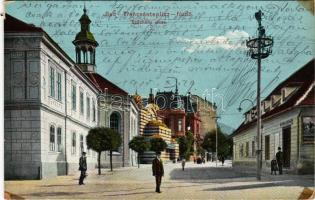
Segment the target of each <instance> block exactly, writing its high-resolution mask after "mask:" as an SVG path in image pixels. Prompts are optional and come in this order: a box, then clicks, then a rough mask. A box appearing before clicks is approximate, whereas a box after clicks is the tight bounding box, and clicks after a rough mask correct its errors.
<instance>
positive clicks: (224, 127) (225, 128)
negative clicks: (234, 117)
mask: <svg viewBox="0 0 315 200" xmlns="http://www.w3.org/2000/svg"><path fill="white" fill-rule="evenodd" d="M218 124H219V127H220V129H221V131H222V132H223V133H225V134H228V135H230V134H232V133H233V131H234V130H235V129H234V128H232V127H231V126H228V125H226V124H224V123H220V122H218Z"/></svg>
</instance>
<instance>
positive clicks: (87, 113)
mask: <svg viewBox="0 0 315 200" xmlns="http://www.w3.org/2000/svg"><path fill="white" fill-rule="evenodd" d="M90 115H91V112H90V97H86V118H87V119H90Z"/></svg>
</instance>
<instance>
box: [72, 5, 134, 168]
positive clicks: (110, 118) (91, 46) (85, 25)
mask: <svg viewBox="0 0 315 200" xmlns="http://www.w3.org/2000/svg"><path fill="white" fill-rule="evenodd" d="M79 22H80V25H81V27H80V31H79V32H78V33H77V35H76V37H75V39H74V40H73V42H72V43H73V44H74V46H75V55H76V56H75V57H76V64H77V65H78V66H79V67H80V68H81V70H82V71H83V72H84V74H85V75H87V76H88V77H89V78H90V80H91V81H92V82H93V83H94V85H96V87H97V88H98V90H99V91H101V92H100V93H99V95H98V104H99V105H100V106H99V126H104V127H110V128H112V129H114V130H116V131H117V132H118V133H120V134H121V138H122V145H121V147H120V148H119V149H118V150H117V151H115V152H114V153H113V166H115V167H124V166H133V165H136V153H135V152H134V151H132V150H130V149H129V142H130V140H131V139H132V138H133V137H134V136H136V135H138V134H139V129H138V127H139V121H138V116H139V108H138V107H137V105H136V103H135V102H134V99H133V98H132V97H131V96H130V95H129V94H128V93H127V92H126V91H124V90H123V89H121V88H120V87H118V86H117V85H115V84H114V83H112V82H110V81H109V80H107V79H106V78H105V77H104V76H102V75H100V74H98V73H97V72H96V59H95V55H96V48H97V46H98V43H97V41H96V39H95V38H94V35H93V33H92V32H91V30H90V23H91V20H90V18H89V16H88V15H87V10H86V8H84V9H83V15H82V16H81V18H80V19H79ZM102 154H103V155H102V156H101V165H102V166H103V167H109V164H110V162H109V160H110V158H109V152H103V153H102Z"/></svg>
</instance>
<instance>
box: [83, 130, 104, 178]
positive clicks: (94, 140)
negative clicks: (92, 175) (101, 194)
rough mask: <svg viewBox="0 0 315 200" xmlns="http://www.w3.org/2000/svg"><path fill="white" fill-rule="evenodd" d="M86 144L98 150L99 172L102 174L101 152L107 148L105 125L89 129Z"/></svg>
mask: <svg viewBox="0 0 315 200" xmlns="http://www.w3.org/2000/svg"><path fill="white" fill-rule="evenodd" d="M86 145H87V147H88V148H89V149H92V150H94V151H96V152H97V162H98V174H99V175H100V174H101V153H102V151H105V150H106V137H105V134H104V127H96V128H92V129H90V130H89V133H88V135H87V136H86Z"/></svg>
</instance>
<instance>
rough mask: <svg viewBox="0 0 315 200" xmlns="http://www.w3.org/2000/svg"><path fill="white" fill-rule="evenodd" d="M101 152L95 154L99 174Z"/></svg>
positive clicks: (99, 173)
mask: <svg viewBox="0 0 315 200" xmlns="http://www.w3.org/2000/svg"><path fill="white" fill-rule="evenodd" d="M101 153H102V152H98V155H97V163H98V175H101Z"/></svg>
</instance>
